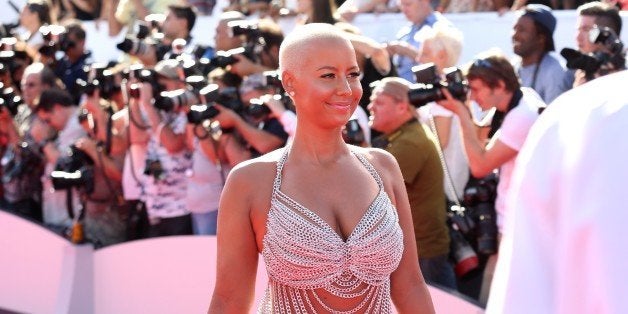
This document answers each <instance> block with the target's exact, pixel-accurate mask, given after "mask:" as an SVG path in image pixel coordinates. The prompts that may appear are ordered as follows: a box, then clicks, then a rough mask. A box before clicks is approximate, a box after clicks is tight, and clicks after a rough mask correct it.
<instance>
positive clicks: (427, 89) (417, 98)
mask: <svg viewBox="0 0 628 314" xmlns="http://www.w3.org/2000/svg"><path fill="white" fill-rule="evenodd" d="M412 73H414V77H415V78H416V81H417V84H414V85H412V87H411V88H410V90H409V91H408V100H409V101H410V104H412V105H413V106H415V107H417V108H418V107H421V106H424V105H426V104H428V103H430V102H433V101H438V100H443V99H445V95H444V94H443V92H442V90H441V89H442V88H446V89H447V90H448V91H449V92H450V93H451V95H452V96H453V97H454V98H456V99H458V100H460V101H464V100H465V99H466V98H467V92H468V90H469V86H468V84H467V80H466V79H465V77H464V75H463V74H462V71H461V70H460V69H458V68H455V67H451V68H447V69H445V70H444V74H445V80H444V81H443V80H441V78H440V76H439V75H438V72H437V71H436V66H435V65H434V63H425V64H421V65H417V66H414V67H412Z"/></svg>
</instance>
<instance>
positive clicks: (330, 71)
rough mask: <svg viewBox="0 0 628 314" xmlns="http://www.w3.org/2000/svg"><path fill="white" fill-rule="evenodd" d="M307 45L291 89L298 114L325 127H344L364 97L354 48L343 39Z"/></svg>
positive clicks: (325, 40)
mask: <svg viewBox="0 0 628 314" xmlns="http://www.w3.org/2000/svg"><path fill="white" fill-rule="evenodd" d="M306 45H309V47H305V48H304V49H303V50H301V51H302V52H303V53H302V54H301V55H300V56H299V59H300V60H304V61H303V63H302V67H301V68H299V69H297V70H298V71H295V72H297V73H295V74H294V75H293V77H294V80H293V85H292V87H293V88H292V90H291V91H293V92H294V97H293V98H294V100H295V103H296V109H297V113H298V115H299V117H308V118H312V119H308V121H310V120H311V121H318V122H322V123H323V125H324V126H325V127H331V128H335V127H342V126H343V125H344V124H345V123H346V122H347V121H348V120H349V118H350V117H351V114H352V113H353V111H354V110H355V108H356V107H357V105H358V102H359V101H360V98H361V97H362V86H361V85H360V78H359V76H360V69H359V67H358V64H357V61H356V57H355V52H354V50H353V47H352V46H351V44H350V43H348V42H347V41H344V40H340V39H316V40H312V41H310V42H308V43H306ZM300 119H303V118H300ZM313 119H315V120H313Z"/></svg>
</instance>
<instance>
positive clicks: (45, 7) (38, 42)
mask: <svg viewBox="0 0 628 314" xmlns="http://www.w3.org/2000/svg"><path fill="white" fill-rule="evenodd" d="M54 21H55V19H54V18H53V16H52V15H51V12H50V5H49V4H48V1H44V0H28V1H27V2H26V5H25V6H24V7H23V8H22V11H21V12H20V26H19V27H18V28H17V29H16V30H15V31H16V37H17V38H18V39H19V40H20V41H22V42H24V43H25V44H26V52H27V53H28V54H29V56H30V57H31V58H33V59H35V58H36V57H37V55H38V50H39V48H40V47H41V46H42V45H43V43H44V39H43V37H42V34H41V33H40V32H39V28H40V27H41V26H43V25H47V24H52V23H53V22H54Z"/></svg>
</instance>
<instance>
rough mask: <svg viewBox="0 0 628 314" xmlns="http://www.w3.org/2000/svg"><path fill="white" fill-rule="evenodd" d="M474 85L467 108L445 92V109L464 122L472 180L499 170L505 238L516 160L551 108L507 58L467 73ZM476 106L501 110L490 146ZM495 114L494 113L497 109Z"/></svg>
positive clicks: (486, 60)
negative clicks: (474, 111)
mask: <svg viewBox="0 0 628 314" xmlns="http://www.w3.org/2000/svg"><path fill="white" fill-rule="evenodd" d="M467 80H468V82H469V89H470V91H469V100H467V101H466V102H465V103H463V102H461V101H460V100H457V99H454V98H453V97H452V96H451V93H450V92H449V91H448V90H447V89H446V88H443V89H442V92H443V94H444V95H445V97H446V100H441V101H439V102H438V104H439V105H441V106H443V107H445V108H446V109H448V110H450V111H452V112H453V113H455V114H456V116H458V118H459V119H460V126H461V129H462V137H463V144H464V149H465V152H466V154H467V157H468V159H469V168H470V169H471V174H472V175H473V176H474V177H476V178H482V177H485V176H487V175H489V174H491V173H492V172H493V170H494V169H499V183H498V185H497V199H496V202H495V209H496V212H497V227H498V230H499V232H500V233H501V230H502V226H503V225H504V219H506V218H507V215H509V213H506V212H504V198H505V196H506V195H507V193H508V187H509V185H510V176H511V173H512V169H513V167H514V164H515V157H516V156H517V154H518V152H519V149H521V146H522V145H523V142H524V141H525V139H526V136H527V134H528V130H529V129H530V127H531V126H532V124H533V123H534V121H536V119H537V118H538V116H539V112H540V111H539V110H540V108H544V107H545V103H543V100H541V98H540V97H539V95H538V94H537V93H536V92H535V91H534V90H532V89H530V88H526V87H521V85H520V83H519V78H518V77H517V74H516V73H515V70H514V69H513V67H512V65H511V64H510V62H509V61H508V59H506V58H505V57H504V56H502V55H496V54H493V55H487V56H484V57H480V58H478V59H476V60H475V61H474V62H473V63H472V64H471V65H470V66H469V68H468V70H467ZM470 101H475V102H477V104H478V105H479V106H480V107H481V108H482V109H483V110H489V109H492V110H495V115H494V116H493V120H492V123H491V130H490V132H489V136H492V137H491V138H490V141H489V143H488V145H486V146H485V145H484V143H485V142H484V140H483V139H480V138H479V136H478V128H477V126H476V125H475V124H474V122H473V119H472V117H471V111H470V109H469V107H468V106H469V104H470ZM493 108H494V109H493ZM496 260H497V254H495V255H492V256H491V258H489V261H488V262H487V266H486V270H485V277H484V281H483V287H482V292H481V295H480V302H482V303H485V302H486V297H487V296H488V288H489V287H490V282H491V278H492V273H493V270H494V263H495V261H496Z"/></svg>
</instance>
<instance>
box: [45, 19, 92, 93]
mask: <svg viewBox="0 0 628 314" xmlns="http://www.w3.org/2000/svg"><path fill="white" fill-rule="evenodd" d="M64 27H65V30H66V33H65V34H64V40H63V42H62V44H61V47H60V49H61V50H62V51H63V53H64V55H63V58H61V59H60V60H57V62H56V66H55V69H54V71H55V74H56V75H57V77H59V78H60V79H61V81H63V84H64V85H65V87H66V88H67V90H68V91H69V92H70V94H71V95H73V96H74V97H75V101H76V102H78V100H79V99H78V97H79V96H80V93H79V91H78V89H77V86H76V80H77V79H79V78H80V79H83V80H86V79H87V73H86V72H85V71H84V70H83V67H84V66H86V65H89V64H91V63H92V62H93V61H92V60H91V52H89V51H87V50H86V49H85V36H86V33H85V29H83V26H82V25H81V22H80V21H78V20H69V21H68V22H67V23H66V24H64Z"/></svg>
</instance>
